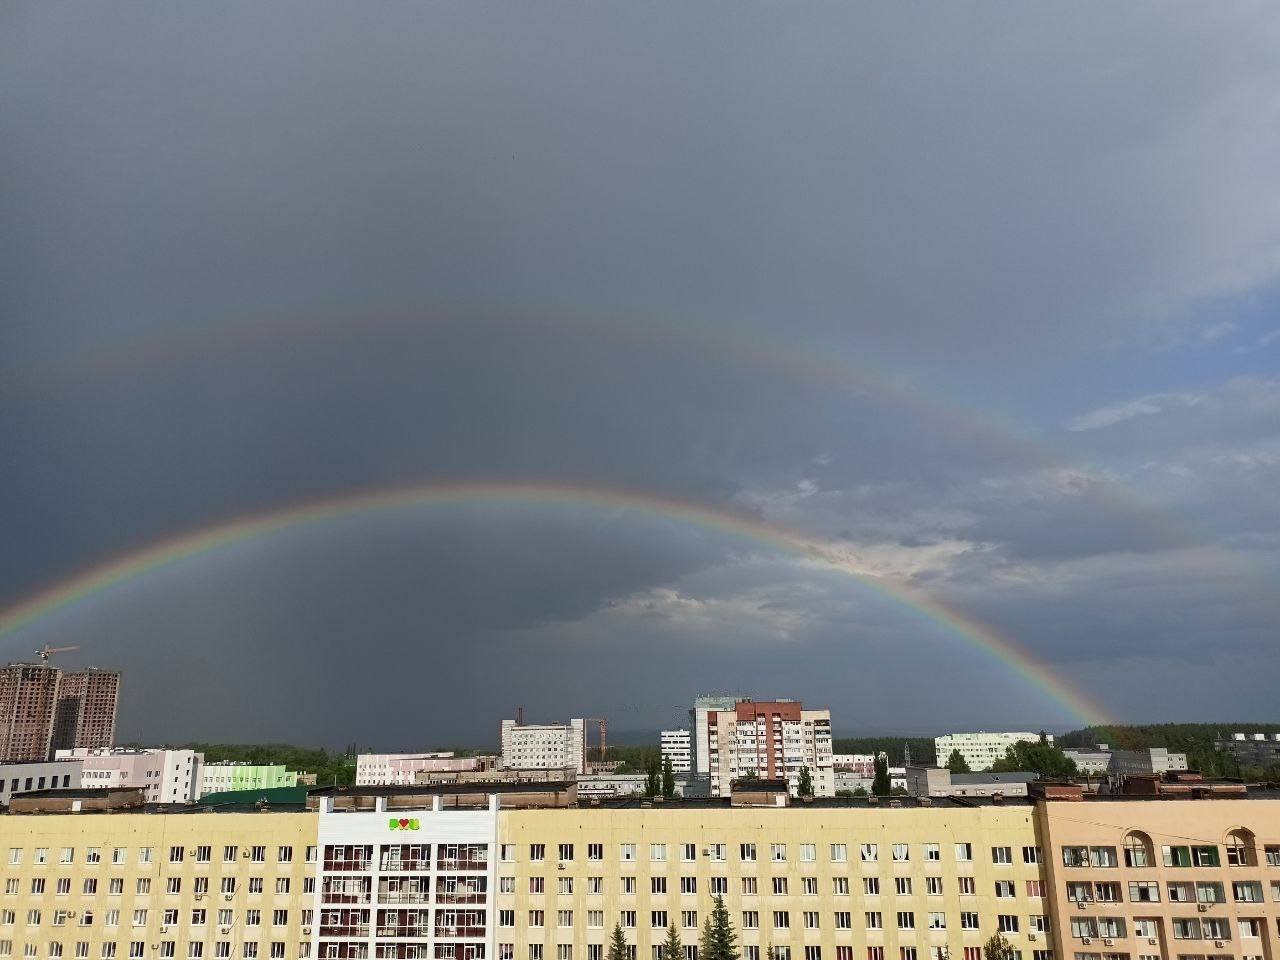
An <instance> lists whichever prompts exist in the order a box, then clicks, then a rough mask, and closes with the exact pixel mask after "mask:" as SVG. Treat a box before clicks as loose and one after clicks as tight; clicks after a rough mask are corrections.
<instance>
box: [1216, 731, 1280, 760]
mask: <svg viewBox="0 0 1280 960" xmlns="http://www.w3.org/2000/svg"><path fill="white" fill-rule="evenodd" d="M1214 746H1215V747H1217V748H1218V749H1219V750H1222V751H1224V752H1226V753H1229V754H1231V755H1232V756H1233V757H1235V758H1236V760H1238V761H1239V762H1240V763H1241V764H1244V765H1245V766H1251V767H1265V766H1267V765H1268V764H1272V763H1280V733H1251V734H1245V733H1233V734H1232V735H1231V736H1230V737H1219V738H1218V739H1217V740H1215V741H1214Z"/></svg>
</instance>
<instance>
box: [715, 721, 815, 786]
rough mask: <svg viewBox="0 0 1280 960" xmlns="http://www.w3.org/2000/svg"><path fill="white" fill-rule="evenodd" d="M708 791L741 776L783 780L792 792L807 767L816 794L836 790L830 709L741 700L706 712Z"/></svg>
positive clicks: (728, 783) (728, 784) (729, 784)
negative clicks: (813, 708)
mask: <svg viewBox="0 0 1280 960" xmlns="http://www.w3.org/2000/svg"><path fill="white" fill-rule="evenodd" d="M708 744H709V749H708V754H709V762H710V769H711V795H712V796H725V797H727V796H728V795H729V791H730V789H731V787H732V784H733V781H735V780H738V779H740V778H743V777H748V778H749V777H758V778H760V779H765V780H774V779H782V780H786V781H787V782H788V784H789V786H790V788H791V792H792V793H793V794H794V793H796V792H797V791H798V789H799V784H800V776H801V771H802V770H804V769H806V768H807V769H808V771H809V778H810V781H811V783H812V785H813V795H814V796H817V797H833V796H835V789H836V788H835V774H834V768H833V767H832V763H831V712H830V711H829V710H806V709H804V705H803V704H801V703H800V702H799V701H796V700H771V701H755V700H740V701H739V702H738V703H737V704H735V705H734V708H733V709H732V710H720V711H715V712H712V713H710V714H709V715H708Z"/></svg>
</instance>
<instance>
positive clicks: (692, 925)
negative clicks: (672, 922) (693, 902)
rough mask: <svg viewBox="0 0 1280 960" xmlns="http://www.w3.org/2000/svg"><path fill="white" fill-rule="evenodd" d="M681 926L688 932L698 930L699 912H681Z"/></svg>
mask: <svg viewBox="0 0 1280 960" xmlns="http://www.w3.org/2000/svg"><path fill="white" fill-rule="evenodd" d="M680 926H682V927H684V928H685V929H686V930H696V929H698V911H697V910H681V911H680Z"/></svg>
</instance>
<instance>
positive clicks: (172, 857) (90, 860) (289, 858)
mask: <svg viewBox="0 0 1280 960" xmlns="http://www.w3.org/2000/svg"><path fill="white" fill-rule="evenodd" d="M268 849H269V848H268V847H267V846H266V845H265V844H264V845H259V846H249V847H243V848H241V847H240V846H237V845H236V844H228V845H226V846H224V847H223V848H222V862H223V863H236V862H237V861H239V860H241V859H245V860H248V861H249V862H250V863H266V862H267V850H268ZM104 851H105V848H103V847H88V848H86V849H85V852H84V863H86V864H98V863H105V862H107V860H106V853H105V852H104ZM25 856H26V848H25V847H10V848H9V865H10V866H13V867H16V866H21V865H22V863H23V861H24V858H25ZM188 856H190V858H191V860H192V861H193V862H195V863H212V862H213V847H211V846H208V845H199V846H194V847H186V846H171V847H170V848H169V860H168V862H169V863H183V862H185V861H186V859H187V857H188ZM154 858H155V847H138V848H137V862H138V863H153V862H154ZM315 859H316V848H315V847H313V846H312V847H307V863H314V862H315ZM31 862H32V863H34V864H35V865H37V866H40V865H43V864H46V863H49V862H50V860H49V848H48V847H34V848H33V855H32V860H31ZM57 862H58V863H59V864H69V863H75V862H76V848H75V847H61V848H59V851H58V860H57ZM128 862H129V848H128V847H112V848H111V857H110V863H111V864H112V865H113V866H122V865H124V864H126V863H128ZM275 862H276V863H292V862H293V847H291V846H277V847H276V849H275Z"/></svg>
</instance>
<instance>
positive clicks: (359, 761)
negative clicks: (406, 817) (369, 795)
mask: <svg viewBox="0 0 1280 960" xmlns="http://www.w3.org/2000/svg"><path fill="white" fill-rule="evenodd" d="M491 765H492V758H491V757H455V756H454V755H453V754H452V753H451V752H447V753H362V754H360V755H359V756H357V757H356V786H358V787H372V786H394V785H400V786H407V785H409V784H413V783H418V782H419V781H418V774H419V773H467V772H471V771H476V770H484V769H488V767H489V766H491Z"/></svg>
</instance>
